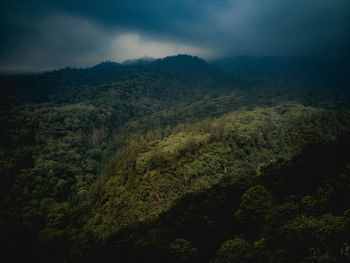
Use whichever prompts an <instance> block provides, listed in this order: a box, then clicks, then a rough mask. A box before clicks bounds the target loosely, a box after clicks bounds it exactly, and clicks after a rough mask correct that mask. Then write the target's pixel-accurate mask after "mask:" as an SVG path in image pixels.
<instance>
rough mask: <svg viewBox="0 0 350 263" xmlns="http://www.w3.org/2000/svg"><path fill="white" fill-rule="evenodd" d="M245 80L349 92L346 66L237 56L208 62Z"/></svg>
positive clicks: (349, 64) (348, 65)
mask: <svg viewBox="0 0 350 263" xmlns="http://www.w3.org/2000/svg"><path fill="white" fill-rule="evenodd" d="M211 63H212V64H214V65H216V66H218V67H219V68H221V69H223V70H225V71H228V72H233V73H236V74H241V75H245V76H251V77H258V78H265V79H280V80H286V81H288V82H291V83H295V84H297V83H300V84H306V85H310V86H313V87H319V88H328V89H330V90H332V89H333V90H343V91H349V87H350V77H349V76H350V62H349V61H336V60H326V59H323V60H322V59H313V58H283V57H252V56H237V57H231V58H223V59H219V60H215V61H212V62H211Z"/></svg>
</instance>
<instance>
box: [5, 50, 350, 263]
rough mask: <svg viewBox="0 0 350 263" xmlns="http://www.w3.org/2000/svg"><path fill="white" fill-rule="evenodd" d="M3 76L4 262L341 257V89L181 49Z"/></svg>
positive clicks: (344, 225)
mask: <svg viewBox="0 0 350 263" xmlns="http://www.w3.org/2000/svg"><path fill="white" fill-rule="evenodd" d="M266 63H267V62H266ZM242 65H243V64H242ZM266 65H268V63H267V64H266ZM0 84H1V85H0V91H1V108H0V174H1V177H0V180H1V181H0V186H1V191H0V217H1V221H0V231H1V233H4V234H3V235H1V241H3V243H5V244H6V246H5V247H4V251H5V252H6V254H8V255H10V256H11V258H12V259H13V260H12V261H14V262H16V261H20V260H21V256H22V255H25V256H26V258H27V259H33V260H35V261H36V262H109V261H116V260H120V259H121V258H122V257H123V258H125V259H128V261H129V262H152V261H153V262H154V261H156V262H157V261H158V262H211V261H213V262H225V260H226V261H227V260H231V261H238V262H240V261H241V262H251V261H252V262H268V261H271V262H313V261H314V262H317V260H319V261H320V260H321V259H322V260H323V259H325V260H328V261H330V262H331V260H333V261H334V260H338V261H339V262H342V261H344V262H345V260H346V259H347V257H348V254H347V251H348V247H349V244H348V241H347V239H346V237H348V236H349V233H348V232H347V231H348V229H349V227H348V224H349V221H348V212H347V211H348V209H349V207H348V205H347V204H346V203H344V205H340V203H341V202H340V200H346V199H347V198H348V193H349V189H350V188H349V182H348V161H349V160H348V156H349V155H348V154H347V153H346V151H347V147H348V139H346V138H348V135H347V133H348V132H349V131H350V113H349V112H350V111H349V109H350V105H349V101H350V100H349V98H348V97H347V96H346V95H345V93H334V92H330V91H329V90H328V89H316V88H314V87H308V86H306V87H303V86H301V85H294V84H293V83H292V82H281V81H274V80H271V79H270V80H262V79H258V78H256V77H254V78H252V77H248V76H240V75H238V74H232V73H228V72H225V71H224V70H221V69H219V68H218V67H217V66H213V65H211V64H209V63H207V62H205V61H204V60H203V59H200V58H198V57H193V56H188V55H178V56H172V57H167V58H163V59H158V60H154V61H150V62H149V63H148V62H147V63H138V62H137V61H136V63H125V64H118V63H114V62H109V61H108V62H102V63H100V64H98V65H96V66H94V67H90V68H84V69H72V68H66V69H62V70H58V71H52V72H47V73H43V74H35V75H21V74H19V75H11V76H7V75H5V76H1V77H0ZM343 152H345V153H344V154H343ZM327 160H329V161H327ZM273 229H276V233H275V232H274V231H272V230H273ZM310 233H311V234H310ZM312 233H315V234H312ZM300 240H304V241H305V242H301V241H300ZM299 243H300V244H302V245H300V246H298V244H299ZM18 251H22V252H23V253H18ZM238 251H241V252H242V253H241V252H240V253H238ZM236 252H237V253H236ZM259 260H260V261H259Z"/></svg>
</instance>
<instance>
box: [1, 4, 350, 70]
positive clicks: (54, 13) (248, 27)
mask: <svg viewBox="0 0 350 263" xmlns="http://www.w3.org/2000/svg"><path fill="white" fill-rule="evenodd" d="M0 30H1V36H2V37H1V38H2V40H1V41H0V50H1V51H0V52H1V53H0V71H11V70H12V71H37V70H50V69H57V68H61V67H66V66H71V67H86V66H91V65H94V64H96V63H99V62H101V61H103V60H113V61H118V62H122V61H123V60H125V59H133V58H139V57H142V56H150V57H164V56H168V55H175V54H179V53H187V54H191V55H197V56H200V57H203V58H205V59H211V58H219V57H225V56H237V55H252V56H288V57H305V56H307V57H318V58H327V59H328V58H331V59H349V57H350V1H349V0H304V1H301V0H266V1H261V0H236V1H219V0H218V1H215V0H212V1H209V0H207V1H190V0H187V1H185V0H176V1H175V0H174V1H170V0H168V1H166V0H164V1H152V0H149V1H146V0H145V1H141V0H139V1H137V0H134V1H133V0H129V1H102V0H101V1H88V0H86V1H79V0H77V1H58V0H57V1H40V0H38V1H30V0H27V1H24V0H23V1H16V0H12V1H2V0H0Z"/></svg>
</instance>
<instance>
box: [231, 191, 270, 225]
mask: <svg viewBox="0 0 350 263" xmlns="http://www.w3.org/2000/svg"><path fill="white" fill-rule="evenodd" d="M272 205H273V197H272V195H271V194H270V193H269V192H268V191H267V190H266V189H265V187H264V186H262V185H256V186H253V187H251V188H249V189H248V191H246V192H245V193H244V194H243V196H242V202H241V205H240V207H239V210H238V211H237V213H236V217H237V218H238V220H239V221H240V222H241V223H243V224H244V223H246V222H247V221H253V222H260V221H261V220H263V219H264V217H265V215H266V214H267V212H268V210H269V209H270V208H271V207H272Z"/></svg>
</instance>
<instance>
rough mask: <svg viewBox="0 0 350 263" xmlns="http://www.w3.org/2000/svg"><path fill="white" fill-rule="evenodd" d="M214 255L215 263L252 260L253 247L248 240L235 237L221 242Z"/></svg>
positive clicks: (239, 262)
mask: <svg viewBox="0 0 350 263" xmlns="http://www.w3.org/2000/svg"><path fill="white" fill-rule="evenodd" d="M216 255H217V256H216V259H215V263H230V262H238V263H243V262H253V261H251V259H252V258H253V257H254V249H253V247H252V246H251V244H249V242H248V241H246V240H244V239H242V238H239V237H236V238H235V239H233V240H227V241H226V242H225V243H224V244H222V246H221V247H220V249H219V250H218V252H217V253H216Z"/></svg>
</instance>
